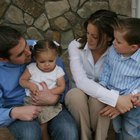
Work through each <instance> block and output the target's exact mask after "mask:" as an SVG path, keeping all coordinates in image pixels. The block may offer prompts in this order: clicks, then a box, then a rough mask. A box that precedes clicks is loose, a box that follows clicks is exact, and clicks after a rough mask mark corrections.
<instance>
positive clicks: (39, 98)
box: [31, 82, 60, 106]
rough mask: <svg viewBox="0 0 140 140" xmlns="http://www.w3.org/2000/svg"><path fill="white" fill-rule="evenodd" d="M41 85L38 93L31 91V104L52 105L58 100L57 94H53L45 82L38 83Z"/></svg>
mask: <svg viewBox="0 0 140 140" xmlns="http://www.w3.org/2000/svg"><path fill="white" fill-rule="evenodd" d="M40 85H41V86H42V87H43V89H42V90H41V91H39V94H38V95H35V94H32V93H31V98H32V102H31V103H32V104H33V105H41V106H42V105H54V104H56V103H57V102H58V100H59V97H60V96H59V95H53V94H52V93H51V91H50V90H49V89H48V86H47V84H46V83H45V82H42V83H40Z"/></svg>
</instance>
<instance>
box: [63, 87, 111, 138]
mask: <svg viewBox="0 0 140 140" xmlns="http://www.w3.org/2000/svg"><path fill="white" fill-rule="evenodd" d="M65 104H66V106H67V108H68V110H69V111H70V112H71V114H72V115H73V117H74V118H75V120H76V122H77V126H78V128H79V131H80V140H93V136H92V131H94V132H95V140H105V139H106V137H107V132H108V128H109V124H110V119H109V118H108V117H101V116H100V115H99V111H100V110H101V109H102V108H103V107H105V104H103V103H101V102H100V101H98V100H97V99H95V98H93V97H90V96H87V95H86V94H85V93H84V92H83V91H81V90H79V89H77V88H73V89H71V90H70V91H69V92H68V93H67V94H66V97H65Z"/></svg>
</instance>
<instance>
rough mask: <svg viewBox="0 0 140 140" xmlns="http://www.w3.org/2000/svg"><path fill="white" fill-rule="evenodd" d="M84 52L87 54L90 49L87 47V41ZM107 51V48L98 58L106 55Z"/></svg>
mask: <svg viewBox="0 0 140 140" xmlns="http://www.w3.org/2000/svg"><path fill="white" fill-rule="evenodd" d="M84 52H86V54H87V55H88V54H89V53H91V50H90V49H89V47H88V43H86V45H85V47H84ZM107 52H108V49H107V50H106V51H105V52H104V53H103V54H102V56H101V57H100V58H102V57H104V56H106V55H107Z"/></svg>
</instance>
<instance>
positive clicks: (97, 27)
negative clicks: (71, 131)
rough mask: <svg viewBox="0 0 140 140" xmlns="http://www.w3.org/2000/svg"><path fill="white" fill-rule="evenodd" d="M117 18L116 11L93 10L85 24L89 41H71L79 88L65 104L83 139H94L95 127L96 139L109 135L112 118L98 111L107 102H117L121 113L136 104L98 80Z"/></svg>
mask: <svg viewBox="0 0 140 140" xmlns="http://www.w3.org/2000/svg"><path fill="white" fill-rule="evenodd" d="M116 20H117V15H116V14H115V13H114V12H111V11H108V10H99V11H97V12H95V13H93V14H92V15H91V16H90V17H89V19H87V21H86V22H85V24H84V28H85V30H86V33H87V34H86V37H87V40H86V44H85V45H84V46H83V47H82V45H81V43H80V42H82V41H81V39H78V40H77V41H76V40H74V41H72V42H71V43H70V45H69V48H68V50H69V57H70V69H71V72H72V76H73V79H74V82H75V85H76V87H77V88H74V89H71V90H70V91H69V92H68V94H67V95H66V98H65V104H66V106H67V107H68V109H69V110H70V112H71V113H72V115H73V116H74V118H75V120H76V122H77V125H78V127H79V131H80V136H81V138H80V139H81V140H91V139H93V133H92V132H94V131H96V133H95V139H96V140H105V139H106V137H107V131H108V127H109V118H107V117H101V116H99V115H98V114H99V110H101V109H102V108H103V107H104V106H105V104H108V105H110V106H112V107H115V106H116V107H117V109H118V110H119V111H120V112H121V113H124V112H126V111H128V110H130V108H132V106H133V105H132V103H131V97H129V96H119V95H118V92H116V91H110V90H107V89H105V88H103V87H102V86H100V85H99V84H98V83H97V82H98V77H99V75H100V72H101V70H102V65H103V63H104V59H105V57H106V54H107V49H108V47H109V46H110V45H112V41H113V39H114V36H113V27H112V26H113V25H114V24H116ZM112 92H114V94H112ZM95 98H97V100H96V99H95ZM98 100H99V101H101V102H102V103H101V102H99V101H98ZM103 103H105V104H103ZM111 115H113V114H111Z"/></svg>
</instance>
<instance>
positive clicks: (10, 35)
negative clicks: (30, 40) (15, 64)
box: [0, 26, 22, 59]
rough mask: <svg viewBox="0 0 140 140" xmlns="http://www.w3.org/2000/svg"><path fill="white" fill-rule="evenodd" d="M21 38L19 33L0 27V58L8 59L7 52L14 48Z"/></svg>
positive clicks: (6, 27)
mask: <svg viewBox="0 0 140 140" xmlns="http://www.w3.org/2000/svg"><path fill="white" fill-rule="evenodd" d="M21 37H22V35H21V33H20V32H18V31H17V30H16V29H14V28H11V27H9V26H0V57H1V58H7V59H8V58H9V56H10V54H9V50H10V49H12V48H14V47H15V46H16V45H17V44H18V43H19V39H20V38H21Z"/></svg>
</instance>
